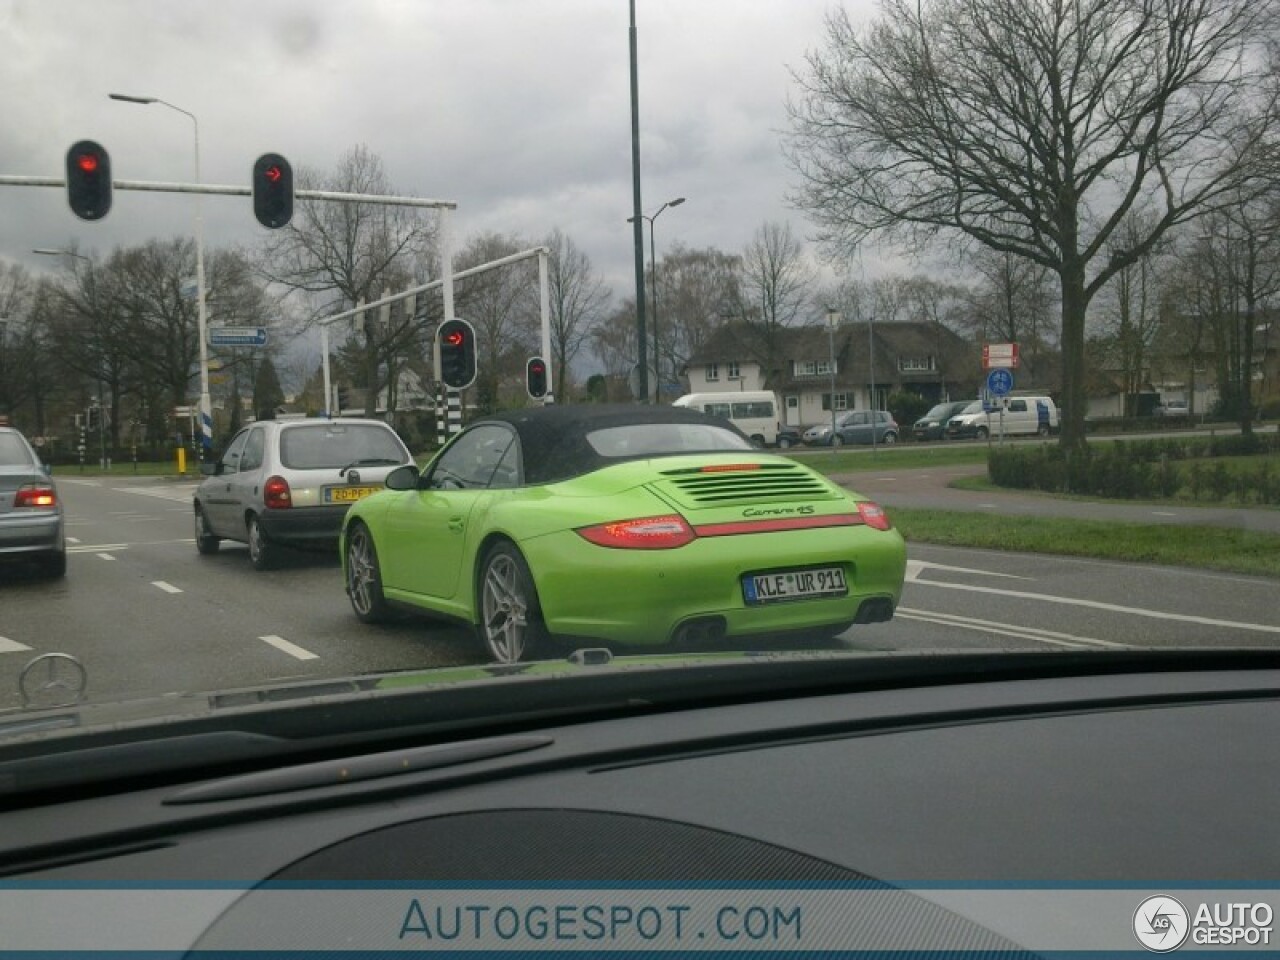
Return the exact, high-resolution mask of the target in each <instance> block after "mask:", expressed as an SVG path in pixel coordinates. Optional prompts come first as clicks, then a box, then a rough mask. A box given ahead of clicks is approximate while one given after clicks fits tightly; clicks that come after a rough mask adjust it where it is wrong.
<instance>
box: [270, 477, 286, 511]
mask: <svg viewBox="0 0 1280 960" xmlns="http://www.w3.org/2000/svg"><path fill="white" fill-rule="evenodd" d="M262 502H263V503H265V504H266V505H267V509H269V510H281V509H284V508H286V507H292V506H293V495H292V494H291V493H290V492H289V481H288V480H286V479H285V478H284V477H269V478H268V479H267V482H266V483H265V484H263V485H262Z"/></svg>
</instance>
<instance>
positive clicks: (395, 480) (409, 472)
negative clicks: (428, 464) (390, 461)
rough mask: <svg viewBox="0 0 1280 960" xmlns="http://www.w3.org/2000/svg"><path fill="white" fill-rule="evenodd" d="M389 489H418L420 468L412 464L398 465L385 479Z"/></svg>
mask: <svg viewBox="0 0 1280 960" xmlns="http://www.w3.org/2000/svg"><path fill="white" fill-rule="evenodd" d="M383 482H384V483H385V484H386V487H387V489H388V490H416V489H417V487H418V468H417V467H415V466H413V465H412V464H406V465H405V466H403V467H396V468H395V469H394V470H392V471H391V472H390V473H388V474H387V479H386V480H385V481H383Z"/></svg>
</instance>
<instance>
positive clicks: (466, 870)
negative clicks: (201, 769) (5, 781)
mask: <svg viewBox="0 0 1280 960" xmlns="http://www.w3.org/2000/svg"><path fill="white" fill-rule="evenodd" d="M1274 660H1275V658H1274V657H1271V656H1270V655H1268V656H1267V657H1265V658H1254V660H1253V661H1252V662H1251V663H1250V664H1249V665H1248V668H1247V669H1245V668H1233V665H1232V664H1233V661H1231V660H1230V659H1217V660H1214V661H1213V663H1212V664H1211V665H1208V667H1209V668H1203V667H1204V666H1206V665H1204V664H1202V665H1200V666H1196V665H1195V664H1194V663H1193V662H1191V661H1185V660H1183V661H1179V665H1173V666H1169V665H1162V666H1160V667H1158V668H1156V669H1150V670H1144V669H1140V668H1138V667H1137V666H1136V664H1130V666H1129V667H1128V668H1125V669H1117V668H1111V667H1108V668H1105V669H1101V670H1098V671H1091V670H1087V669H1082V670H1078V671H1075V672H1069V673H1067V674H1065V675H1054V674H1053V673H1052V671H1047V670H1044V669H1040V668H1037V669H1035V670H1033V671H1030V672H1027V673H1026V674H1025V675H1022V676H1016V675H1015V676H1002V677H993V678H991V679H984V678H983V676H982V675H981V674H974V673H969V674H967V675H966V676H964V677H963V678H960V679H958V680H957V682H937V681H936V680H934V681H930V682H927V683H922V684H920V685H916V686H913V685H910V684H902V683H898V684H874V683H873V684H862V685H859V684H853V685H852V687H851V688H850V689H847V690H844V691H840V690H824V691H822V692H820V693H816V694H813V695H807V696H791V695H788V696H785V697H779V698H774V699H751V700H745V701H741V702H716V701H714V700H713V699H712V698H708V701H709V702H708V703H707V704H706V705H702V706H699V705H697V704H696V703H693V702H689V703H688V704H686V705H685V706H684V707H682V708H680V709H670V708H663V709H661V710H658V709H653V708H652V707H649V708H646V707H644V706H643V705H640V704H636V703H632V704H624V705H620V706H619V708H618V709H617V710H615V711H612V712H609V711H606V712H603V713H601V714H599V715H597V716H594V717H591V718H570V719H568V720H561V721H556V720H550V721H540V722H529V723H527V724H525V725H524V726H523V728H521V729H515V728H513V727H511V726H508V727H507V728H505V729H504V730H503V731H502V732H499V733H495V734H494V735H493V736H488V737H485V736H479V737H472V736H467V737H463V738H458V739H449V738H436V742H433V743H427V744H422V745H417V746H414V745H407V744H406V745H400V746H397V747H396V748H395V749H392V750H388V751H383V752H370V753H366V754H363V755H360V756H350V757H331V758H325V759H321V760H317V761H310V762H307V763H304V764H297V765H288V764H281V765H275V766H272V767H268V768H259V769H254V770H251V771H247V772H244V773H234V772H231V773H228V772H225V771H223V772H221V773H220V774H219V775H218V776H216V777H191V776H185V777H182V778H177V779H175V780H172V781H165V782H155V781H154V780H149V779H148V778H135V779H134V780H133V781H131V782H125V783H122V784H116V785H114V786H113V787H112V788H110V789H104V790H97V791H89V792H87V793H86V794H84V795H72V794H68V793H67V792H65V791H62V792H59V793H57V794H49V795H47V796H43V797H41V798H40V799H39V802H30V803H25V804H23V803H17V802H15V803H12V804H10V805H9V809H8V812H6V813H5V814H4V816H3V821H2V822H3V826H0V873H2V875H3V880H4V882H5V884H6V888H7V889H8V890H9V891H10V893H9V894H6V901H5V903H6V904H7V906H5V907H0V914H6V913H7V916H5V917H4V921H5V926H4V929H6V931H7V932H6V937H5V939H6V940H7V941H8V943H7V945H6V946H4V947H3V948H0V952H4V951H13V950H19V949H33V950H34V949H48V948H50V947H55V948H57V949H61V950H71V951H74V950H76V949H85V950H91V949H102V948H106V947H110V946H112V945H115V946H117V947H118V948H120V949H163V950H172V951H185V950H190V949H199V950H215V949H216V950H229V949H235V950H246V949H253V950H259V949H262V950H298V949H307V950H329V951H359V950H384V949H387V950H404V949H435V950H440V949H445V948H451V949H462V946H459V945H458V944H457V943H452V942H451V943H445V942H442V940H441V934H442V931H441V930H440V928H439V927H438V926H437V924H438V923H440V922H443V921H441V918H440V915H439V914H438V913H437V914H431V913H430V912H424V906H423V905H424V903H426V902H428V901H430V900H431V899H432V898H433V897H434V898H435V899H436V900H440V899H441V898H444V897H445V894H446V892H448V895H449V896H454V897H456V896H458V895H459V894H458V891H463V894H462V895H463V896H464V899H465V898H466V897H467V896H470V897H471V900H472V901H474V900H475V899H476V898H480V897H484V898H488V900H487V901H486V902H490V903H492V902H495V901H494V898H495V897H497V900H498V901H500V902H508V901H510V900H511V898H512V897H517V896H518V897H522V898H525V899H524V900H522V901H521V902H526V903H527V901H528V898H529V897H531V896H532V897H534V898H535V899H540V901H543V902H545V901H554V902H555V903H556V904H558V905H561V906H563V904H564V903H566V902H568V901H569V900H573V901H574V903H576V904H577V907H576V908H575V909H578V910H579V911H580V910H581V909H582V903H581V901H582V898H587V899H590V898H595V899H596V900H599V899H600V898H605V899H606V900H607V901H608V903H609V904H611V905H613V906H615V907H616V905H617V904H618V903H625V904H626V905H627V906H626V909H629V910H631V911H632V914H631V916H632V918H633V919H634V917H635V916H636V913H635V911H637V910H642V909H644V907H643V906H642V905H643V904H645V903H648V904H650V905H651V906H652V905H653V904H655V903H658V902H659V901H662V898H663V897H670V896H672V895H673V892H674V891H683V896H684V897H685V900H686V902H685V906H686V907H687V908H688V909H689V910H691V911H692V913H689V914H687V915H686V916H682V917H681V919H689V920H690V923H692V922H693V918H695V917H696V916H697V915H698V911H699V909H701V906H700V905H706V904H713V905H714V904H719V907H717V908H716V909H721V910H723V909H725V906H724V905H725V904H726V903H728V904H738V905H739V906H742V904H743V903H744V902H746V901H749V902H750V904H751V905H752V906H755V907H759V906H761V905H762V904H773V905H774V907H777V908H780V909H781V912H780V913H776V914H770V915H771V916H774V919H775V920H776V919H778V918H781V919H782V920H786V919H788V918H790V919H792V920H795V921H796V922H797V924H798V922H799V917H800V914H799V913H794V912H789V911H792V910H793V909H799V907H798V906H797V905H798V904H804V905H805V906H806V909H807V910H808V911H809V912H808V913H806V914H805V917H806V919H809V918H811V917H816V918H817V919H812V920H810V922H809V923H807V924H806V925H805V928H804V929H805V930H807V931H810V933H809V934H808V935H809V936H810V939H808V940H804V939H803V938H802V939H801V941H799V942H797V941H795V940H794V939H790V940H789V939H787V935H788V934H790V933H796V932H797V931H794V930H789V929H787V928H786V927H785V925H784V927H783V929H782V930H781V934H780V936H782V938H783V939H782V941H780V942H773V943H772V944H771V945H772V947H773V948H774V949H778V950H783V951H790V950H812V949H826V950H829V949H853V948H859V949H861V948H868V949H869V948H875V949H889V950H898V949H902V948H903V945H904V944H907V945H914V946H916V947H920V948H922V949H923V948H925V947H927V948H929V949H938V948H943V949H954V950H958V951H960V952H962V953H971V952H973V951H978V952H983V951H1001V952H1009V953H1011V954H1016V953H1018V952H1021V951H1029V952H1033V953H1034V952H1042V951H1046V950H1050V949H1085V950H1088V949H1100V950H1115V949H1121V950H1134V949H1137V948H1138V944H1137V943H1136V941H1134V939H1133V932H1132V924H1133V923H1134V922H1135V914H1134V910H1135V908H1136V907H1137V906H1138V904H1139V903H1140V901H1142V900H1143V899H1144V897H1146V896H1147V895H1148V893H1149V892H1152V891H1154V892H1161V891H1164V892H1168V891H1169V890H1170V889H1173V890H1177V889H1182V890H1186V889H1188V888H1194V889H1195V890H1200V889H1201V888H1204V889H1217V890H1226V889H1235V888H1237V887H1239V888H1249V887H1254V888H1256V887H1257V886H1258V885H1260V884H1267V883H1273V884H1274V883H1275V881H1276V880H1277V879H1280V833H1278V832H1277V831H1276V830H1275V829H1274V811H1275V809H1276V805H1277V800H1280V789H1278V776H1277V770H1280V745H1277V738H1276V737H1275V736H1274V731H1275V730H1277V729H1280V703H1278V701H1277V691H1278V690H1280V669H1278V668H1277V665H1276V663H1275V662H1274ZM1041 662H1042V663H1043V658H1041ZM1193 667H1194V668H1193ZM160 779H161V780H163V779H164V778H160ZM1277 886H1280V884H1277ZM104 890H110V891H112V893H113V894H115V895H118V896H125V899H124V900H118V899H116V900H110V901H109V903H110V909H108V908H107V907H106V906H103V905H101V904H99V906H98V907H97V908H96V909H90V910H87V911H86V912H84V913H83V914H68V913H65V912H63V913H59V914H57V915H56V916H55V913H54V911H53V909H52V908H51V907H50V904H52V903H54V902H55V901H51V900H39V899H38V896H45V897H52V896H54V895H55V894H57V895H59V896H65V895H68V891H72V892H76V893H79V894H81V895H88V894H86V891H88V893H89V894H93V895H96V896H99V897H101V896H102V895H103V891H104ZM300 890H301V891H308V892H309V893H310V894H315V895H314V896H308V897H299V896H298V891H300ZM15 891H17V892H21V893H22V894H23V896H25V897H28V898H29V897H37V899H36V900H31V899H23V897H16V898H15V896H11V894H15ZM51 891H52V892H51ZM131 891H132V893H133V894H134V896H133V897H132V899H130V898H128V897H127V896H126V895H127V894H129V893H130V892H131ZM140 891H144V892H145V894H146V895H145V896H144V895H143V893H141V892H140ZM317 891H319V893H318V894H317ZM467 891H470V893H469V894H467V893H466V892H467ZM819 893H821V894H823V895H833V896H834V895H838V896H839V897H844V898H846V899H845V900H841V901H840V902H841V903H843V904H844V906H843V907H841V908H840V911H843V912H840V911H837V913H838V916H837V917H836V919H834V920H833V919H832V915H830V910H829V909H828V914H827V915H824V914H822V909H823V908H822V907H821V903H826V902H827V901H822V900H821V897H818V899H817V900H815V899H814V897H815V896H817V895H818V894H819ZM1253 895H1254V896H1255V897H1256V896H1257V891H1256V890H1254V894H1253ZM175 896H176V897H179V898H181V899H180V904H181V906H180V908H179V907H175V906H174V905H173V904H172V903H170V901H169V900H168V899H166V898H167V897H175ZM1072 896H1075V897H1083V898H1084V899H1083V900H1080V901H1079V903H1077V902H1076V901H1071V902H1070V903H1067V902H1066V901H1064V900H1063V898H1064V897H1066V898H1068V899H1069V898H1070V897H1072ZM1195 896H1199V894H1196V895H1195ZM743 897H746V901H743V900H742V898H743ZM566 898H568V899H566ZM575 898H576V899H575ZM735 898H737V899H735ZM848 898H853V899H848ZM1055 898H1056V899H1055ZM1090 898H1092V899H1090ZM1192 898H1193V899H1194V898H1195V897H1194V896H1193V897H1192ZM662 902H666V901H662ZM122 904H123V906H122ZM815 904H816V905H815ZM1046 904H1050V905H1051V906H1050V907H1048V908H1047V907H1046ZM22 905H25V906H22ZM667 905H668V906H670V904H669V903H668V904H667ZM162 907H163V910H162ZM828 907H829V904H828ZM486 909H489V908H486ZM493 909H498V908H497V907H494V908H493ZM602 909H603V908H602ZM707 909H709V910H710V909H712V908H711V907H707ZM730 909H737V908H736V907H730ZM744 909H745V908H744ZM415 910H417V911H418V912H416V913H415ZM156 911H161V912H162V913H163V922H162V923H156V922H155V921H156V918H155V917H154V916H151V914H152V913H155V912H156ZM815 911H816V913H815ZM553 915H554V914H553ZM855 915H856V916H857V917H858V918H859V919H858V920H857V921H856V922H854V921H852V920H851V919H850V918H851V917H854V916H855ZM451 916H453V917H455V918H456V917H457V916H458V914H457V913H456V912H455V913H454V914H451ZM465 916H466V915H464V917H465ZM604 916H605V917H606V918H608V917H613V918H614V919H616V916H615V915H611V914H604ZM667 916H668V918H670V914H668V915H667ZM573 917H574V920H573V924H572V925H571V926H570V927H569V928H567V929H568V930H569V931H570V932H572V934H573V936H572V938H571V939H572V942H565V943H560V944H559V945H560V946H561V947H564V948H565V949H583V948H607V949H622V948H624V947H625V948H635V949H655V948H656V947H655V943H656V944H658V945H661V946H662V947H663V948H664V949H677V948H680V947H681V946H688V947H689V948H690V949H699V950H707V949H721V950H728V949H736V948H738V947H741V946H743V942H742V940H741V938H742V936H744V934H743V930H742V927H741V924H740V925H739V926H738V927H734V928H732V929H728V928H724V929H722V928H721V927H719V926H717V927H714V928H707V929H712V930H713V934H714V938H719V939H714V938H713V939H714V942H708V941H707V940H705V939H704V938H705V936H706V930H705V929H701V928H700V929H699V931H698V933H699V939H698V942H696V943H693V944H680V943H673V942H671V941H670V937H671V936H672V935H673V931H672V930H671V928H670V924H669V923H668V924H667V926H666V928H664V930H663V934H662V938H661V939H659V940H657V941H654V940H650V939H646V938H645V937H644V936H643V934H644V930H643V929H641V928H640V927H638V926H636V925H635V924H634V923H633V924H631V926H630V927H629V928H625V929H624V930H622V931H621V934H619V931H617V930H616V929H615V930H613V931H612V932H613V934H619V935H620V936H621V939H618V938H617V937H613V938H605V939H604V941H603V942H600V940H593V939H591V938H590V937H587V936H586V933H587V931H588V930H592V931H594V930H596V929H597V927H596V926H591V925H589V924H587V925H584V924H586V921H585V920H584V919H583V915H582V914H581V913H580V912H579V913H575V914H574V915H573ZM1089 917H1091V918H1092V919H1091V920H1089V921H1088V922H1084V920H1083V919H1082V918H1089ZM851 924H852V925H851ZM446 925H447V924H446ZM600 927H601V928H603V929H609V927H608V926H607V924H605V923H603V921H602V923H601V925H600ZM766 927H767V924H766ZM494 929H497V928H494ZM689 929H692V927H689V928H688V929H686V931H685V933H686V934H687V933H688V930H689ZM761 929H766V928H764V927H762V928H761ZM424 931H425V933H424ZM734 931H736V932H737V933H738V938H736V941H735V938H734V937H730V936H729V934H731V933H733V932H734ZM814 931H817V932H814ZM822 931H826V932H825V933H823V932H822ZM455 932H456V930H455ZM464 932H472V931H470V930H469V929H468V930H466V931H464ZM474 932H475V933H476V934H477V935H478V936H477V938H476V939H474V940H466V938H465V937H464V938H463V940H465V941H466V949H469V950H480V951H485V950H499V949H501V948H505V947H507V946H509V943H507V942H505V941H503V940H502V939H501V938H499V937H496V935H493V936H490V938H489V939H488V940H485V939H484V937H483V936H479V935H480V934H482V933H485V934H493V931H492V930H490V929H489V928H487V927H486V928H485V930H484V931H482V930H481V927H480V924H479V923H478V922H477V924H476V929H475V930H474ZM527 932H528V931H527V930H526V931H525V933H527ZM544 932H545V928H544ZM559 932H561V933H564V932H565V930H560V931H559ZM722 934H723V935H724V937H728V939H725V938H724V937H722V936H721V935H722ZM815 937H816V938H817V939H814V938H815ZM824 937H825V939H823V938H824ZM77 938H80V939H77ZM433 938H434V939H433ZM922 944H923V945H924V946H923V947H921V945H922ZM765 945H766V946H767V945H770V944H765ZM868 945H870V946H868ZM536 946H537V947H538V948H539V949H544V950H545V949H548V945H547V942H546V939H545V938H543V940H542V941H539V942H538V943H537V944H536ZM750 946H751V947H752V948H759V947H761V946H762V944H761V943H759V942H758V941H756V940H754V939H753V940H752V941H751V942H750Z"/></svg>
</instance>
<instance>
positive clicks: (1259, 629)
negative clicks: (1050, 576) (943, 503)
mask: <svg viewBox="0 0 1280 960" xmlns="http://www.w3.org/2000/svg"><path fill="white" fill-rule="evenodd" d="M915 582H916V583H917V584H919V585H921V586H925V587H941V588H942V589H944V590H967V591H969V592H970V593H994V594H996V595H998V596H1001V597H1013V598H1015V599H1018V600H1043V601H1044V602H1045V603H1061V604H1064V605H1066V606H1070V607H1089V608H1090V609H1092V610H1106V611H1108V612H1111V613H1127V614H1130V615H1132V616H1135V617H1150V618H1151V619H1153V620H1174V621H1177V622H1179V623H1198V624H1201V625H1203V626H1207V627H1229V628H1232V629H1235V630H1252V631H1254V632H1255V633H1276V634H1280V626H1274V625H1272V624H1268V623H1247V622H1244V621H1241V620H1219V619H1217V618H1215V617H1197V616H1194V615H1192V614H1188V613H1168V612H1166V611H1164V610H1149V609H1147V608H1146V607H1126V606H1124V605H1123V604H1119V603H1104V602H1102V601H1101V600H1080V599H1077V598H1075V597H1055V596H1053V595H1052V594H1049V593H1028V592H1026V591H1023V590H1001V589H999V588H998V587H978V586H974V585H972V584H968V583H943V582H942V581H941V580H917V581H915Z"/></svg>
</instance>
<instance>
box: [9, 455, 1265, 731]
mask: <svg viewBox="0 0 1280 960" xmlns="http://www.w3.org/2000/svg"><path fill="white" fill-rule="evenodd" d="M59 484H60V489H61V491H62V494H63V498H64V501H65V503H66V505H67V511H68V528H67V532H68V535H69V537H72V538H74V542H72V544H71V551H72V553H71V557H70V564H69V566H70V569H69V573H68V576H67V577H66V579H65V580H60V581H56V582H50V581H45V580H41V579H39V578H38V577H36V576H34V575H32V574H30V573H27V572H24V571H20V570H16V569H4V568H0V709H7V708H14V707H17V706H19V705H20V703H21V699H20V697H19V694H18V676H19V673H20V671H21V670H22V668H23V666H24V665H25V664H27V663H28V662H30V661H31V659H32V658H34V657H36V656H38V655H40V654H44V653H50V652H64V653H69V654H72V655H74V656H75V657H77V658H78V659H79V660H80V661H81V662H82V663H83V664H84V666H85V668H86V669H87V671H88V687H87V690H86V694H87V697H88V698H89V699H90V700H95V701H97V700H117V699H123V698H129V697H150V696H163V695H166V694H174V693H179V692H188V691H207V690H228V689H236V688H243V687H252V686H258V685H263V684H270V683H273V682H277V681H290V680H297V679H302V678H309V679H318V678H326V677H339V676H344V677H345V676H350V675H352V674H359V673H366V672H370V671H383V670H400V669H422V668H428V667H433V666H445V665H450V664H459V663H468V662H476V661H478V660H479V659H480V658H481V654H480V650H479V647H478V645H477V644H476V642H475V641H474V640H473V639H472V638H471V637H469V636H468V635H467V634H466V632H465V631H463V630H461V629H459V628H456V627H447V626H441V625H438V624H431V623H429V622H427V621H425V620H408V621H406V622H404V623H399V624H395V625H391V626H386V627H370V626H366V625H362V624H360V623H358V622H357V621H356V619H355V617H354V616H353V615H352V613H351V610H350V607H349V606H348V604H347V599H346V596H345V594H344V593H343V590H342V581H341V574H340V569H339V566H338V563H337V559H336V557H333V556H328V555H314V554H311V555H309V554H298V555H297V556H294V557H291V558H290V560H289V562H288V563H287V564H286V565H285V566H284V567H283V568H282V569H279V570H274V571H271V572H268V573H256V572H254V571H253V570H252V568H251V567H250V566H249V562H248V555H247V552H246V549H245V548H244V547H243V546H241V545H238V544H224V545H223V548H222V550H221V551H220V552H219V553H218V554H217V555H215V556H211V557H201V556H199V555H198V554H197V553H196V550H195V546H194V543H193V542H192V539H191V535H192V531H191V507H190V503H191V492H192V490H193V489H194V484H193V483H189V482H188V483H180V482H173V481H166V480H160V479H151V478H138V479H102V480H98V479H83V478H77V477H65V476H64V477H60V478H59ZM908 553H909V557H910V565H909V569H908V583H907V587H906V590H905V592H904V596H903V600H902V604H901V607H900V608H899V611H898V615H897V617H896V618H895V620H894V621H893V622H891V623H888V624H875V625H868V626H863V627H855V628H854V629H852V630H850V631H849V632H848V633H846V634H845V635H844V637H843V638H842V640H841V642H842V643H843V644H844V645H846V646H848V647H850V648H855V649H868V650H921V649H974V648H998V649H1034V650H1059V649H1091V648H1113V647H1123V646H1148V645H1150V646H1184V645H1193V646H1194V645H1207V646H1232V645H1248V646H1259V645H1276V644H1280V603H1277V602H1276V585H1275V581H1274V580H1269V579H1263V578H1248V577H1238V576H1227V575H1221V574H1212V573H1204V572H1200V571H1187V570H1178V569H1171V568H1162V567H1153V566H1138V565H1122V564H1114V563H1105V562H1097V561H1087V560H1077V559H1065V558H1059V557H1046V556H1031V555H1020V554H1008V553H998V552H983V551H972V550H960V549H953V548H942V547H929V546H924V545H911V546H910V547H909V551H908Z"/></svg>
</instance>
